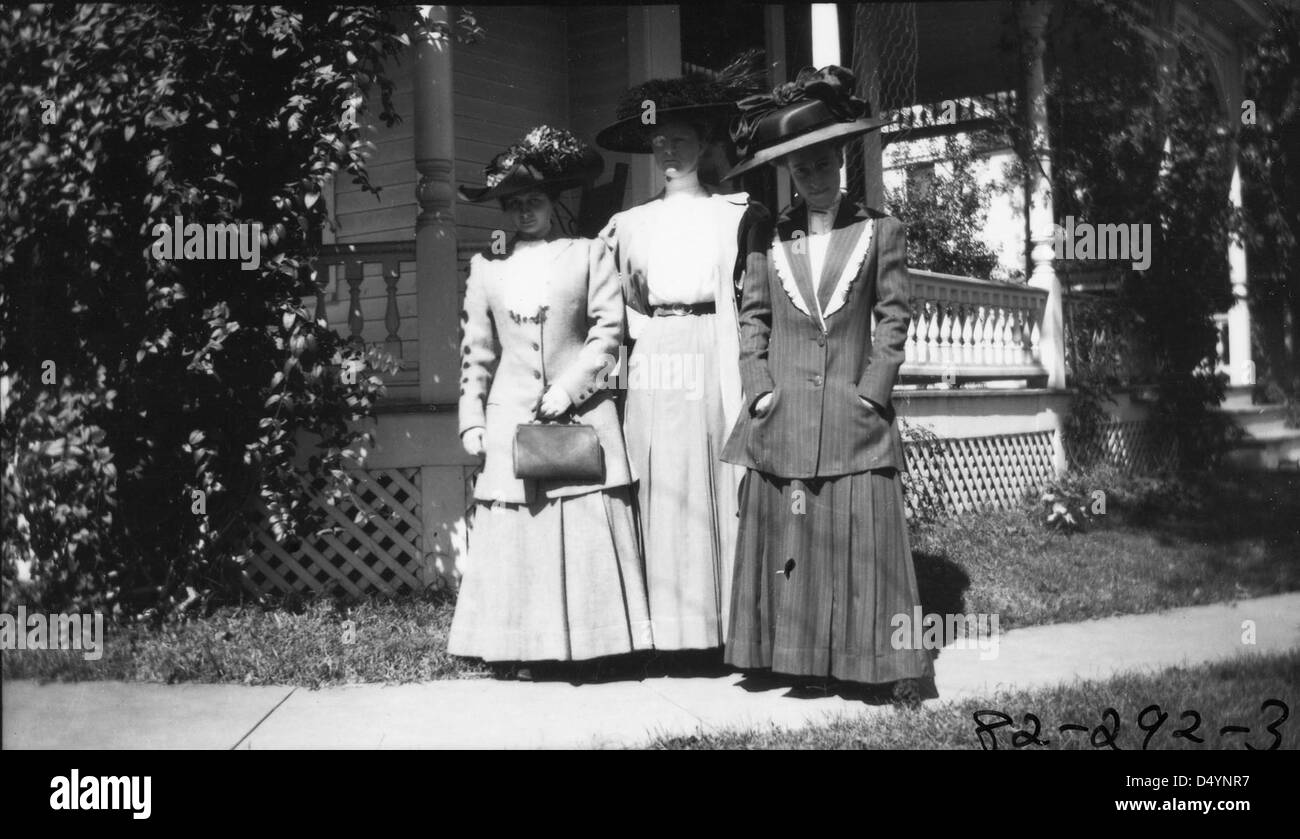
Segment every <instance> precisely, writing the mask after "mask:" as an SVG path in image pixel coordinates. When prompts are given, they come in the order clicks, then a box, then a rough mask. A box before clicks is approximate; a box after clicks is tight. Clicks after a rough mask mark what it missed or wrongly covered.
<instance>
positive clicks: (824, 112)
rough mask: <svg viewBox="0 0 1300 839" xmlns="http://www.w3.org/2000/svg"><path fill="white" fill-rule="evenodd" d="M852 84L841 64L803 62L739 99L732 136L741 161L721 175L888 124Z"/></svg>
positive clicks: (731, 175)
mask: <svg viewBox="0 0 1300 839" xmlns="http://www.w3.org/2000/svg"><path fill="white" fill-rule="evenodd" d="M853 86H854V78H853V74H852V73H850V72H849V71H848V70H846V69H844V68H843V67H839V66H836V65H833V64H832V65H831V66H829V67H823V68H822V69H820V70H815V69H813V68H812V67H805V68H804V69H802V70H800V71H799V75H798V76H797V77H796V78H795V80H794V81H792V82H788V83H786V84H783V85H780V86H779V87H777V88H776V89H775V90H773V91H772V92H771V94H763V95H760V96H750V97H748V98H746V99H742V100H741V101H740V102H739V103H738V104H739V107H740V115H739V116H737V117H736V118H735V120H733V121H732V124H731V139H732V141H733V142H734V143H735V144H736V152H737V153H738V154H739V155H740V157H741V161H740V163H738V164H737V165H736V166H735V167H734V168H733V169H732V170H731V171H730V172H728V173H727V174H726V175H725V176H724V178H726V179H730V178H735V177H738V176H740V175H743V174H745V173H746V172H749V171H751V170H753V169H755V168H757V167H759V166H762V165H764V164H766V163H774V162H775V161H777V160H779V159H780V158H782V157H785V156H786V155H788V154H790V153H791V152H795V151H798V150H799V149H803V148H807V147H808V146H815V145H817V144H818V143H824V142H826V141H828V140H842V139H847V138H849V137H854V136H857V135H859V134H865V133H867V132H868V131H874V130H876V129H877V128H880V127H881V126H882V125H887V124H888V123H889V121H888V120H880V119H872V118H871V106H870V105H868V104H867V103H866V101H864V100H863V99H860V98H858V97H857V96H854V95H853Z"/></svg>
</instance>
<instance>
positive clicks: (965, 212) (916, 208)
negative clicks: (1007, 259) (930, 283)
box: [886, 136, 998, 279]
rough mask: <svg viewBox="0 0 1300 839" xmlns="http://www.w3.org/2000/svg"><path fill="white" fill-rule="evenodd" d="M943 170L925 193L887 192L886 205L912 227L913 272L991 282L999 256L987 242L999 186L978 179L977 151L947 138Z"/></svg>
mask: <svg viewBox="0 0 1300 839" xmlns="http://www.w3.org/2000/svg"><path fill="white" fill-rule="evenodd" d="M941 157H942V161H943V167H942V168H943V169H944V170H946V171H939V170H938V169H936V171H935V173H934V176H933V177H932V178H929V179H928V182H927V183H926V184H925V187H924V188H923V189H920V190H917V191H915V192H913V193H912V194H909V191H908V189H907V187H901V188H899V189H891V190H887V193H886V203H887V204H888V205H889V206H890V207H891V208H892V211H893V213H894V215H896V216H897V217H898V218H899V219H900V220H901V221H903V222H904V223H905V224H906V225H907V262H908V265H910V266H911V267H913V268H920V269H923V270H926V271H938V272H940V273H944V274H957V275H959V276H963V277H979V278H981V279H988V278H989V276H990V275H991V274H992V273H993V270H994V268H996V267H997V264H998V257H997V254H996V253H994V252H993V250H992V249H991V248H989V246H988V245H987V244H985V243H984V241H983V240H982V239H980V238H979V233H980V231H981V230H983V228H984V225H985V221H986V220H987V218H988V209H989V202H990V201H991V198H992V194H993V192H994V189H995V188H994V187H993V186H992V185H988V184H981V183H980V182H979V180H978V179H977V178H976V176H975V151H974V149H973V148H972V147H971V146H969V145H967V144H965V143H963V142H961V141H960V140H958V138H956V137H954V136H948V137H945V138H944V143H943V151H942V155H941Z"/></svg>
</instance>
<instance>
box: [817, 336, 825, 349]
mask: <svg viewBox="0 0 1300 839" xmlns="http://www.w3.org/2000/svg"><path fill="white" fill-rule="evenodd" d="M817 346H819V347H824V346H826V335H825V334H824V333H823V334H819V335H818V336H817Z"/></svg>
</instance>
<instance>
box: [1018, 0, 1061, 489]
mask: <svg viewBox="0 0 1300 839" xmlns="http://www.w3.org/2000/svg"><path fill="white" fill-rule="evenodd" d="M1050 12H1051V3H1050V2H1047V0H1033V2H1025V3H1022V4H1020V5H1019V6H1018V7H1017V16H1018V19H1019V24H1020V35H1021V59H1022V62H1023V64H1022V72H1023V74H1024V77H1023V82H1024V87H1025V103H1024V109H1025V110H1024V118H1025V122H1026V125H1025V128H1026V137H1027V142H1028V149H1027V151H1028V156H1029V160H1028V163H1029V165H1028V166H1027V167H1026V170H1027V172H1028V175H1027V177H1028V183H1027V184H1026V185H1025V190H1026V196H1025V197H1026V202H1025V203H1026V212H1027V213H1028V214H1029V243H1030V252H1029V258H1030V261H1031V262H1032V264H1033V270H1032V271H1031V273H1030V275H1029V285H1031V286H1033V287H1034V288H1041V289H1043V290H1044V291H1046V292H1047V303H1046V305H1045V306H1044V308H1043V323H1042V326H1041V330H1042V332H1041V334H1042V341H1041V343H1040V345H1039V346H1040V348H1041V350H1040V351H1041V353H1042V363H1043V367H1044V368H1045V369H1046V370H1047V386H1048V387H1050V388H1063V387H1065V317H1064V311H1063V303H1062V298H1061V281H1060V279H1059V278H1058V277H1057V276H1056V269H1055V268H1054V267H1053V266H1052V258H1053V256H1054V255H1055V248H1054V236H1053V232H1054V227H1055V225H1054V223H1053V219H1052V213H1053V208H1052V180H1051V173H1052V168H1051V167H1052V150H1051V146H1050V144H1049V141H1048V136H1049V135H1048V133H1047V92H1046V83H1045V80H1044V73H1043V54H1044V52H1046V50H1047V41H1046V39H1045V38H1044V37H1043V32H1044V29H1045V28H1046V26H1047V17H1048V15H1049V14H1050ZM1052 419H1053V424H1054V425H1055V430H1056V433H1055V434H1053V435H1052V438H1053V447H1052V448H1053V452H1052V459H1053V465H1054V466H1055V467H1056V472H1057V474H1060V473H1062V472H1064V471H1065V470H1066V468H1067V461H1066V456H1065V441H1064V437H1063V432H1064V423H1063V421H1062V420H1063V418H1062V417H1060V416H1059V415H1055V414H1054V415H1053V417H1052Z"/></svg>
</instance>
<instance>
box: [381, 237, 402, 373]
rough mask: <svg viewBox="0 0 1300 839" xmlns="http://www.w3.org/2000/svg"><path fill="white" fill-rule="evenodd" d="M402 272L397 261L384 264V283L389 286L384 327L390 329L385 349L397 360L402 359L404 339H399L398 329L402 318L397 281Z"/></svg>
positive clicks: (393, 260)
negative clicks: (399, 312) (398, 310)
mask: <svg viewBox="0 0 1300 839" xmlns="http://www.w3.org/2000/svg"><path fill="white" fill-rule="evenodd" d="M401 276H402V272H401V270H400V268H399V265H398V262H397V260H396V259H392V260H386V261H385V262H384V282H385V283H386V284H387V285H388V310H387V311H386V312H385V313H384V326H386V327H388V337H387V338H386V339H385V340H384V349H386V350H388V352H390V353H392V355H393V356H395V357H396V358H401V357H402V339H401V338H398V337H397V329H398V327H399V326H400V325H401V322H402V317H401V315H399V314H398V313H397V281H398V280H399V279H400V278H401Z"/></svg>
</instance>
